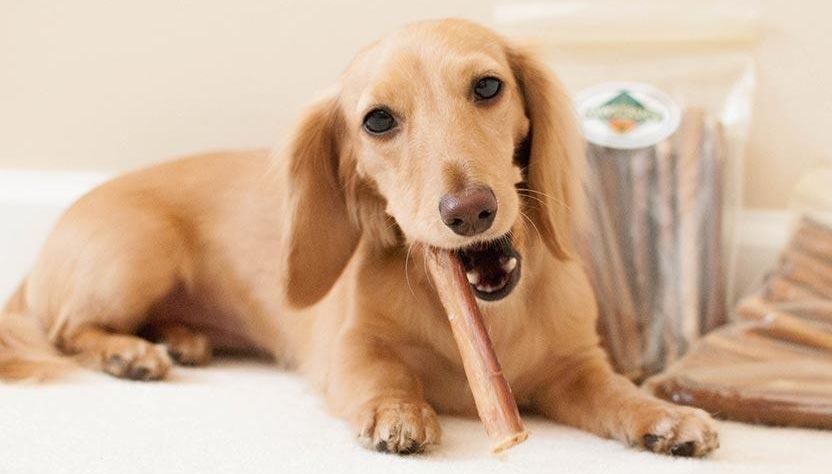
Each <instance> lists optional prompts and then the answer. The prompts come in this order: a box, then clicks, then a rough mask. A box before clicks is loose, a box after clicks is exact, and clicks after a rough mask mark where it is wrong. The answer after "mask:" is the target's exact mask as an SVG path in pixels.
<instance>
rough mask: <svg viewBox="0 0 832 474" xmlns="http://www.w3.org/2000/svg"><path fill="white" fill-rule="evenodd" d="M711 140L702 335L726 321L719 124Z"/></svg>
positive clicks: (705, 173) (705, 170) (705, 178)
mask: <svg viewBox="0 0 832 474" xmlns="http://www.w3.org/2000/svg"><path fill="white" fill-rule="evenodd" d="M708 130H709V133H708V134H707V135H708V138H709V139H708V140H707V142H706V147H705V150H706V152H705V153H703V156H702V189H703V192H704V195H703V199H705V200H706V201H705V202H706V208H705V211H704V212H703V213H702V236H703V246H704V247H703V255H702V274H701V277H700V292H701V294H700V300H701V305H702V321H701V325H700V330H701V331H702V334H706V333H708V332H709V331H710V330H712V329H714V328H716V327H718V326H721V325H722V324H724V323H725V320H726V314H725V313H726V307H725V305H726V301H725V271H724V266H723V264H722V260H723V259H722V253H723V252H722V231H723V228H722V215H723V182H724V180H723V176H724V173H725V145H724V140H725V134H724V131H723V129H722V125H721V124H720V123H718V122H717V123H716V124H714V125H713V126H712V127H709V128H708Z"/></svg>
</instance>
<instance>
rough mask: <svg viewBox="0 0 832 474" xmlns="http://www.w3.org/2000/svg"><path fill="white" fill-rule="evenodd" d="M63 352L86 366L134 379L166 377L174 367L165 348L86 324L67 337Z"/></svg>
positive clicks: (138, 338)
mask: <svg viewBox="0 0 832 474" xmlns="http://www.w3.org/2000/svg"><path fill="white" fill-rule="evenodd" d="M62 349H63V350H64V351H65V352H68V353H71V354H77V355H78V356H79V359H80V360H81V362H82V363H85V364H86V365H90V366H93V367H98V368H100V369H101V370H103V371H104V372H106V373H108V374H110V375H114V376H116V377H122V378H128V379H132V380H158V379H161V378H164V376H165V375H166V374H167V372H168V370H169V369H170V366H171V362H170V358H169V357H168V354H167V352H166V351H165V349H164V348H163V347H161V346H158V345H155V344H152V343H150V342H148V341H146V340H144V339H142V338H140V337H136V336H130V335H127V334H115V333H112V332H109V331H107V330H105V329H104V328H102V327H100V326H97V325H85V326H83V327H81V328H79V329H78V330H77V331H74V332H73V333H72V334H71V335H68V336H66V337H65V338H64V340H63V344H62Z"/></svg>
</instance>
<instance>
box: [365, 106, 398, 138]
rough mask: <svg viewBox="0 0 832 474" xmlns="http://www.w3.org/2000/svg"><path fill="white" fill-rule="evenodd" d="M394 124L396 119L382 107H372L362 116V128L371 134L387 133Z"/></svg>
mask: <svg viewBox="0 0 832 474" xmlns="http://www.w3.org/2000/svg"><path fill="white" fill-rule="evenodd" d="M395 126H396V119H394V118H393V116H392V115H390V112H388V111H386V110H384V109H373V110H371V111H370V112H369V113H368V114H367V115H366V116H364V130H366V131H367V132H368V133H370V134H372V135H381V134H383V133H387V132H389V131H390V130H392V129H393V127H395Z"/></svg>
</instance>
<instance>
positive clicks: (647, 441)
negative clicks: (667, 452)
mask: <svg viewBox="0 0 832 474" xmlns="http://www.w3.org/2000/svg"><path fill="white" fill-rule="evenodd" d="M660 439H661V436H656V435H654V434H649V433H648V434H646V435H644V436H643V437H642V438H641V440H642V442H643V443H644V447H646V448H647V449H650V450H652V449H653V447H654V446H656V443H658V442H659V440H660Z"/></svg>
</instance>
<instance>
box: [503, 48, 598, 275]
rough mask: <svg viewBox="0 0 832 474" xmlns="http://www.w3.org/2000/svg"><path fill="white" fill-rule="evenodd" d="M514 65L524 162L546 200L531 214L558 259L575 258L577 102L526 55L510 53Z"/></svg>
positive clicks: (579, 158)
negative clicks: (523, 120) (525, 122)
mask: <svg viewBox="0 0 832 474" xmlns="http://www.w3.org/2000/svg"><path fill="white" fill-rule="evenodd" d="M507 54H508V58H509V62H510V63H511V67H512V69H513V71H514V75H515V78H516V80H517V83H518V84H519V87H520V90H521V92H522V94H523V100H524V104H525V109H526V116H527V117H528V118H529V122H530V127H529V135H528V137H527V139H526V140H527V141H526V143H525V145H524V146H525V147H526V148H527V150H526V152H527V155H526V156H525V157H523V159H526V160H528V162H527V163H524V165H525V167H526V181H527V182H528V186H529V187H530V188H531V189H532V190H534V191H537V192H539V193H543V194H539V195H538V196H539V197H540V199H530V200H528V201H529V203H528V205H529V206H530V208H531V209H530V210H531V212H530V214H531V217H532V219H533V221H534V223H535V226H536V227H537V230H538V231H539V232H540V235H541V238H542V239H543V241H544V243H545V244H546V246H547V247H548V248H549V250H550V251H551V252H552V254H553V255H555V257H557V258H559V259H561V260H566V259H570V258H572V255H573V243H572V234H573V232H574V231H575V226H577V225H578V220H579V219H580V218H581V213H582V210H581V209H580V207H581V199H580V197H581V196H580V194H579V193H580V192H581V178H582V176H581V173H580V169H581V164H582V163H583V159H584V155H583V153H584V152H583V139H582V138H581V134H580V131H579V130H578V127H577V122H576V120H575V116H574V112H573V108H572V102H571V100H570V98H569V96H568V95H567V94H566V92H565V91H564V89H563V87H562V86H561V85H560V84H559V83H558V82H557V80H556V79H555V78H554V76H553V75H552V73H551V72H550V71H549V69H548V68H547V67H546V65H544V64H542V63H541V62H539V61H538V60H536V59H534V58H533V57H532V56H531V55H529V54H528V53H526V52H523V51H519V50H516V49H512V48H509V49H508V51H507Z"/></svg>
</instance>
